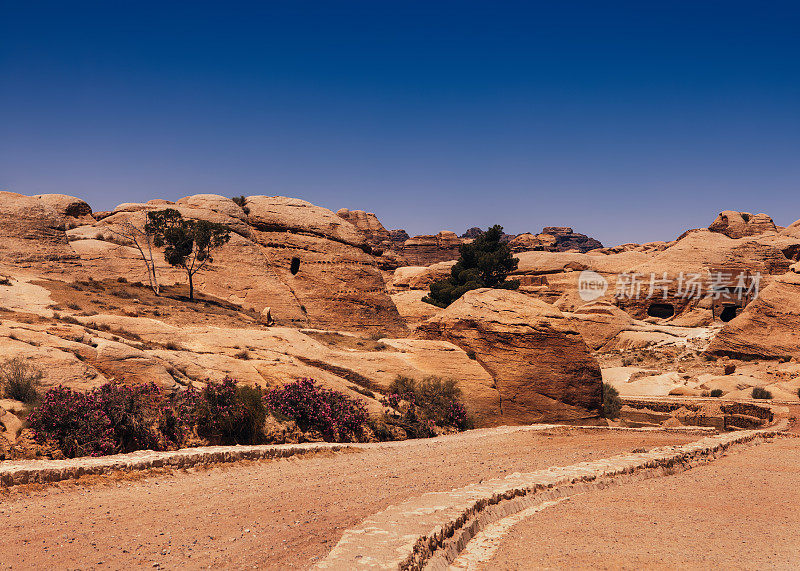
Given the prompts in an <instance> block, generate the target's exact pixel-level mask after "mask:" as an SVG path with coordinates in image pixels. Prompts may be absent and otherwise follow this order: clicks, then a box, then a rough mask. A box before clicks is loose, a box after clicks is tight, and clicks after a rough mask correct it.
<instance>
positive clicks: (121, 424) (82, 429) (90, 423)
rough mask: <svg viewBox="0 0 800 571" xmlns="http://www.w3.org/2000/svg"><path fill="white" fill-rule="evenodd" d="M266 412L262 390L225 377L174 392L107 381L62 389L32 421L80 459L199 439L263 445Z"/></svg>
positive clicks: (43, 436)
mask: <svg viewBox="0 0 800 571" xmlns="http://www.w3.org/2000/svg"><path fill="white" fill-rule="evenodd" d="M265 417H266V409H265V407H264V403H263V402H262V395H261V391H260V389H253V388H250V387H237V386H236V383H235V382H234V381H233V380H232V379H225V380H224V381H223V382H221V383H214V382H209V383H208V384H207V385H206V387H205V388H203V390H201V391H197V390H195V389H192V388H190V389H188V390H186V391H178V392H176V393H174V394H166V393H165V392H164V391H163V390H161V389H160V388H159V387H158V386H157V385H155V384H153V383H148V384H140V385H122V384H118V383H107V384H105V385H103V386H101V387H99V388H96V389H94V390H92V391H90V392H88V393H80V392H77V391H73V390H72V389H69V388H67V387H63V386H58V387H55V388H53V389H50V390H49V391H47V392H46V393H45V394H44V396H43V397H42V400H41V402H40V404H39V405H38V406H37V407H36V408H34V409H33V411H32V412H31V414H30V416H29V418H28V421H29V423H30V427H31V430H32V431H33V436H34V439H35V440H36V441H37V442H39V443H40V444H44V443H46V442H52V443H54V444H55V445H56V446H57V447H58V448H59V449H60V450H61V451H62V452H63V453H64V455H65V456H67V457H70V458H74V457H76V456H103V455H107V454H117V453H121V452H132V451H134V450H147V449H149V450H173V449H176V448H180V447H182V446H184V445H186V443H187V442H188V441H189V440H190V438H191V437H193V436H197V437H199V438H202V439H205V440H206V441H208V442H211V443H214V444H219V443H226V444H227V443H239V444H250V443H257V442H260V441H261V440H262V437H263V425H264V419H265Z"/></svg>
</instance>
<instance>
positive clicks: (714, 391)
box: [708, 389, 722, 397]
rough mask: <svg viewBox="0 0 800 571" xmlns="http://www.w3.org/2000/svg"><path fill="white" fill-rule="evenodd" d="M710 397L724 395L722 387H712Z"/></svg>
mask: <svg viewBox="0 0 800 571" xmlns="http://www.w3.org/2000/svg"><path fill="white" fill-rule="evenodd" d="M708 396H710V397H721V396H722V389H712V391H711V392H710V393H708Z"/></svg>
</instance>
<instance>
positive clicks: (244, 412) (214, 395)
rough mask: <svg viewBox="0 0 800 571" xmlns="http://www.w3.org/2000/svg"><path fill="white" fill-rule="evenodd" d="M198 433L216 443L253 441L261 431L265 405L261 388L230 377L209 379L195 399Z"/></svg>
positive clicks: (257, 438) (245, 442)
mask: <svg viewBox="0 0 800 571" xmlns="http://www.w3.org/2000/svg"><path fill="white" fill-rule="evenodd" d="M194 404H195V424H196V430H197V434H198V436H201V437H203V438H205V439H207V440H209V441H211V442H212V443H215V444H252V443H255V442H257V441H258V440H259V439H260V437H261V434H262V428H263V426H264V419H265V418H266V409H265V408H264V404H263V402H262V394H261V389H258V388H252V387H243V386H242V387H240V386H237V385H236V381H234V380H233V379H231V378H230V377H226V378H225V379H223V381H222V382H221V383H215V382H208V383H207V384H206V386H205V388H203V390H202V391H200V394H199V395H198V396H197V397H196V399H195V403H194Z"/></svg>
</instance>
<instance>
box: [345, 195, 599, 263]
mask: <svg viewBox="0 0 800 571" xmlns="http://www.w3.org/2000/svg"><path fill="white" fill-rule="evenodd" d="M336 214H337V215H339V216H340V217H341V218H343V219H344V220H347V221H348V222H350V223H351V224H353V225H354V226H355V227H356V228H358V229H359V230H360V231H361V232H362V234H363V235H364V239H365V240H366V241H367V243H368V244H370V246H372V247H373V248H375V249H376V253H377V254H379V255H381V254H384V253H387V254H388V256H387V260H386V261H385V262H384V263H383V264H382V267H386V268H391V269H394V268H397V267H401V266H403V265H410V266H429V265H431V264H436V263H439V262H448V261H452V260H457V259H458V257H459V246H461V244H463V243H464V242H467V241H470V240H473V239H475V238H477V237H478V236H480V235H481V234H482V233H483V230H481V229H480V228H478V227H473V228H470V229H468V230H467V231H466V232H464V233H463V234H462V235H461V236H458V235H456V234H455V233H454V232H450V231H447V230H445V231H442V232H439V233H438V234H425V235H420V236H414V237H409V235H408V233H407V232H406V231H405V230H391V231H387V230H386V228H384V226H383V224H381V222H380V220H378V217H377V216H376V215H375V214H374V213H372V212H364V211H363V210H349V209H347V208H342V209H340V210H339V211H337V213H336ZM502 240H503V241H505V242H508V243H509V245H510V246H511V250H512V251H513V252H527V251H545V252H570V251H573V252H588V251H590V250H594V249H597V248H602V247H603V245H602V244H601V243H600V242H599V241H597V240H595V239H594V238H589V237H588V236H586V235H585V234H578V233H576V232H573V230H572V228H569V227H562V226H548V227H545V228H544V229H543V230H542V231H541V232H540V233H539V234H535V235H534V234H530V233H525V234H520V235H517V236H515V235H513V234H505V233H504V234H503V238H502Z"/></svg>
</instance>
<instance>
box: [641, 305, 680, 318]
mask: <svg viewBox="0 0 800 571" xmlns="http://www.w3.org/2000/svg"><path fill="white" fill-rule="evenodd" d="M647 315H649V316H650V317H657V318H659V319H667V318H668V317H672V316H673V315H675V306H674V305H672V304H671V303H651V304H650V307H648V308H647Z"/></svg>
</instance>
